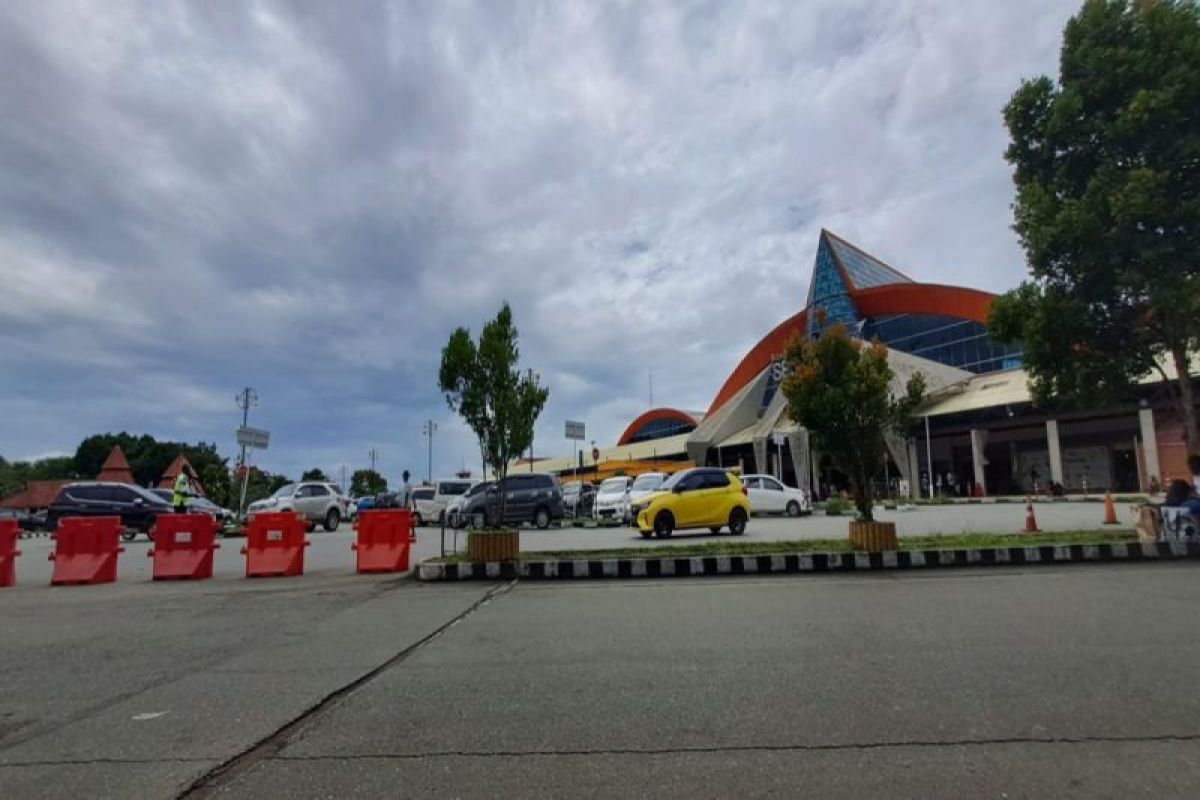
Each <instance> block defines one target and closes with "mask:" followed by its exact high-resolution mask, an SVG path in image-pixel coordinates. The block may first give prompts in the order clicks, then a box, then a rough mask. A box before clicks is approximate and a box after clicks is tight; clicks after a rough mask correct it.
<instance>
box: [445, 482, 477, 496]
mask: <svg viewBox="0 0 1200 800" xmlns="http://www.w3.org/2000/svg"><path fill="white" fill-rule="evenodd" d="M469 488H471V484H469V483H466V482H463V481H442V482H441V483H439V484H438V492H440V493H441V494H448V495H459V494H466V492H467V489H469Z"/></svg>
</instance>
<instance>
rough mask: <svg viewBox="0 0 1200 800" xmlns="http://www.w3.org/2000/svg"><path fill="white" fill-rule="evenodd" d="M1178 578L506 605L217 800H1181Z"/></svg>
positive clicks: (1106, 569) (1111, 575) (1194, 583)
mask: <svg viewBox="0 0 1200 800" xmlns="http://www.w3.org/2000/svg"><path fill="white" fill-rule="evenodd" d="M1198 578H1200V572H1197V570H1196V568H1195V567H1194V566H1192V565H1181V566H1175V565H1155V566H1144V567H1143V566H1134V567H1130V566H1101V567H1091V568H1082V569H1080V568H1075V569H1053V568H1042V569H1029V570H1017V569H1014V570H1003V571H988V572H969V573H968V572H962V573H955V574H948V575H938V576H929V577H926V576H920V577H917V576H912V575H905V576H885V577H877V576H853V577H822V578H816V579H800V580H797V579H766V580H745V579H743V580H730V581H719V580H696V581H685V582H680V581H675V582H669V583H663V582H649V583H636V584H629V583H626V584H609V583H604V584H599V583H598V584H590V585H585V586H578V585H571V586H563V585H545V584H538V585H530V584H521V585H515V586H513V587H511V588H510V589H509V590H508V591H507V592H505V593H504V594H502V595H499V596H497V597H495V598H494V599H493V600H492V601H491V602H490V603H489V604H488V605H487V606H486V607H484V608H481V609H480V610H478V611H477V612H476V613H474V614H471V615H469V616H467V617H466V618H464V619H463V620H462V621H461V622H459V623H458V624H457V625H455V626H454V627H453V628H451V629H450V630H448V631H447V632H446V633H445V634H444V635H443V636H440V637H438V638H437V639H436V640H434V641H432V642H430V643H429V644H428V645H426V646H425V647H422V648H420V649H419V650H417V651H416V652H414V653H413V654H412V655H411V656H410V657H408V658H407V659H406V660H405V661H404V662H403V663H402V664H399V665H397V666H396V667H395V668H393V669H388V670H385V671H383V672H382V673H381V674H380V675H378V676H377V677H376V678H375V679H373V680H371V681H369V682H367V683H366V684H365V685H363V686H362V687H360V688H359V689H358V690H357V691H355V692H353V693H351V694H349V695H348V696H346V697H345V698H343V700H342V701H341V702H339V703H337V704H336V705H334V706H333V707H332V708H328V709H326V710H325V711H324V713H322V714H319V715H316V717H315V718H314V719H312V720H311V721H310V722H308V723H306V724H302V725H300V726H298V727H297V728H295V729H294V730H292V731H291V732H289V734H288V735H287V736H286V737H282V738H281V739H280V740H278V741H275V742H273V743H271V745H270V747H269V748H267V749H266V750H265V751H264V752H261V753H259V754H258V757H256V758H255V759H252V760H248V761H247V762H245V763H243V764H241V765H239V767H237V768H235V769H234V770H232V771H231V772H230V773H228V774H226V775H225V776H224V777H223V778H222V779H220V780H218V781H216V782H215V783H214V784H213V785H212V786H210V787H209V790H210V791H211V792H212V793H213V794H221V795H222V796H231V797H257V796H265V795H276V796H289V797H348V796H357V797H384V796H404V797H562V796H585V797H630V796H654V797H732V796H738V797H764V796H777V797H794V796H801V795H807V796H814V797H844V798H864V797H889V798H891V797H920V798H937V797H947V798H961V797H1056V798H1057V797H1088V798H1093V797H1121V798H1129V797H1153V798H1166V797H1196V796H1197V795H1198V794H1200V721H1198V720H1200V697H1197V694H1196V693H1195V692H1194V691H1192V689H1191V687H1192V685H1193V684H1194V675H1193V673H1194V667H1195V664H1197V663H1200V661H1198V659H1200V619H1198V616H1197V614H1196V613H1195V610H1196V608H1197V604H1198V603H1200V582H1198V580H1197V579H1198Z"/></svg>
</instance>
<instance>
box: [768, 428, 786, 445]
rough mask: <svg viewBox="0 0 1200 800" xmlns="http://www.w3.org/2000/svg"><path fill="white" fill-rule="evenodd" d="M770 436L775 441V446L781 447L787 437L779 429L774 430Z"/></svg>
mask: <svg viewBox="0 0 1200 800" xmlns="http://www.w3.org/2000/svg"><path fill="white" fill-rule="evenodd" d="M771 438H772V439H773V440H774V441H775V446H776V447H783V443H784V441H786V440H787V437H786V436H784V435H783V434H782V433H780V432H779V431H775V432H774V433H773V434H771Z"/></svg>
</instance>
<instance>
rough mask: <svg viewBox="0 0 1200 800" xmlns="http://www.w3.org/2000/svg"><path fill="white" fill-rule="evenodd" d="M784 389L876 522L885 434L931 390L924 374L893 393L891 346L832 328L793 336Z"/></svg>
mask: <svg viewBox="0 0 1200 800" xmlns="http://www.w3.org/2000/svg"><path fill="white" fill-rule="evenodd" d="M785 358H786V360H787V375H786V376H785V377H784V379H783V383H782V385H781V387H780V390H781V391H782V392H783V393H784V396H785V397H787V400H788V415H789V416H790V417H791V418H792V419H793V420H795V421H796V422H798V423H800V424H802V425H804V426H805V427H807V428H808V431H809V435H810V436H811V437H812V443H813V446H814V448H816V449H817V450H819V451H820V452H822V453H825V454H827V455H828V456H829V457H830V459H831V460H832V461H833V463H834V465H835V466H836V467H837V468H838V469H840V470H841V471H843V472H845V473H846V475H847V477H848V478H849V479H850V491H851V494H852V495H853V497H854V505H855V507H856V508H857V509H858V513H859V516H860V517H861V518H862V520H863V521H864V522H871V521H873V520H874V515H873V513H872V507H873V506H874V502H875V483H874V479H875V475H876V474H877V472H878V471H879V465H880V463H881V462H882V460H883V457H884V454H885V447H886V443H885V435H886V434H887V433H888V432H889V431H897V432H900V431H907V430H908V429H909V428H910V427H911V426H912V422H913V420H912V412H913V410H914V409H915V408H916V406H917V404H919V403H920V402H921V398H922V397H923V396H924V394H925V378H924V377H923V376H922V375H921V373H919V372H918V373H914V374H913V376H912V377H911V378H909V380H908V383H907V385H906V386H905V391H904V394H903V395H902V396H900V397H893V396H892V390H891V384H892V380H893V379H894V377H895V375H894V373H893V372H892V368H891V366H890V365H889V364H888V357H887V348H886V347H884V346H883V345H882V344H881V343H880V342H879V341H878V340H876V341H874V342H871V343H870V344H867V343H865V342H861V341H857V340H854V339H851V338H850V336H849V334H847V333H846V328H845V327H844V326H842V325H840V324H839V325H833V326H831V327H829V328H827V329H826V330H825V331H824V333H822V334H821V337H820V338H819V339H802V338H795V339H793V340H792V341H791V342H790V343H789V344H788V347H787V351H786V355H785Z"/></svg>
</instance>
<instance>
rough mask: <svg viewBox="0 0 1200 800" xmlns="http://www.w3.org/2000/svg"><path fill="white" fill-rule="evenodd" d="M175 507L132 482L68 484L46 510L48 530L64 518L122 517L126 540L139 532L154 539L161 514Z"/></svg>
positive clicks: (52, 528) (54, 527)
mask: <svg viewBox="0 0 1200 800" xmlns="http://www.w3.org/2000/svg"><path fill="white" fill-rule="evenodd" d="M170 513H172V508H171V505H170V504H169V503H167V502H166V501H165V500H163V499H162V498H161V497H159V496H158V495H156V494H155V493H154V492H152V491H150V490H149V489H143V488H141V487H140V486H131V485H129V484H128V483H108V482H102V481H89V482H87V483H68V484H67V485H66V486H64V487H63V488H62V490H61V491H60V492H59V493H58V497H56V498H54V502H53V503H51V504H50V508H48V509H47V510H46V529H47V530H50V531H53V530H55V529H57V528H58V521H59V520H60V519H61V518H63V517H120V518H121V522H123V523H124V524H125V533H123V534H122V536H123V537H124V538H125V541H129V540H130V539H133V538H134V537H135V536H137V535H138V533H139V532H140V533H144V534H146V538H150V529H151V528H153V527H154V520H155V519H156V518H157V517H158V515H159V514H170Z"/></svg>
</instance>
